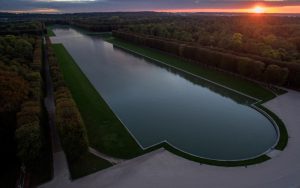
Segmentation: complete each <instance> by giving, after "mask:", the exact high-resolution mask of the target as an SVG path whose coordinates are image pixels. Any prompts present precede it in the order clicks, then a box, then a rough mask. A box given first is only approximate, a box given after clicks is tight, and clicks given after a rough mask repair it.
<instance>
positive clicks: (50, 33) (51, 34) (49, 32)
mask: <svg viewBox="0 0 300 188" xmlns="http://www.w3.org/2000/svg"><path fill="white" fill-rule="evenodd" d="M47 34H48V36H49V37H54V36H56V35H55V33H54V32H53V31H52V28H51V27H47Z"/></svg>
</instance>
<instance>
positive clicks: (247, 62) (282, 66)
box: [113, 31, 300, 88]
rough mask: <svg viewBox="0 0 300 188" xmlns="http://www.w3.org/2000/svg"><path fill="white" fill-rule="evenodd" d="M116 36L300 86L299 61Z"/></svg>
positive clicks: (117, 33) (260, 78) (115, 33)
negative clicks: (276, 59)
mask: <svg viewBox="0 0 300 188" xmlns="http://www.w3.org/2000/svg"><path fill="white" fill-rule="evenodd" d="M113 36H115V37H118V38H121V39H124V40H128V41H131V42H134V43H137V44H141V45H145V46H149V47H151V48H156V49H159V50H162V51H166V52H169V53H172V54H175V55H178V56H180V57H183V58H186V59H190V60H193V61H192V62H194V63H199V64H206V65H208V66H211V67H216V68H218V69H223V70H226V71H229V72H233V73H236V74H239V75H242V76H244V77H248V78H251V79H255V80H258V81H265V82H267V83H270V84H276V85H286V86H291V87H296V88H300V65H299V64H296V63H289V62H279V61H267V60H266V59H263V58H261V59H257V58H256V59H253V58H248V57H243V56H239V55H235V54H231V53H226V52H221V51H217V50H212V49H208V48H203V47H199V46H195V45H193V44H188V43H182V42H178V41H170V40H163V39H160V38H155V37H153V36H151V37H149V36H145V35H137V34H134V33H128V32H123V31H113ZM271 65H272V66H271ZM274 65H276V66H274ZM274 67H276V68H274ZM275 76H277V77H276V79H275V78H274V77H275Z"/></svg>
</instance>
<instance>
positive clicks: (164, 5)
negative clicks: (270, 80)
mask: <svg viewBox="0 0 300 188" xmlns="http://www.w3.org/2000/svg"><path fill="white" fill-rule="evenodd" d="M258 3H259V4H263V5H265V6H270V7H282V6H300V1H299V0H272V1H271V0H265V1H249V0H0V11H2V12H3V11H29V10H35V9H39V10H43V9H45V10H46V9H55V10H58V11H59V12H101V11H106V12H109V11H143V10H172V9H191V8H193V9H218V8H220V9H236V8H239V9H241V8H249V7H251V6H253V5H254V4H258ZM299 12H300V10H299Z"/></svg>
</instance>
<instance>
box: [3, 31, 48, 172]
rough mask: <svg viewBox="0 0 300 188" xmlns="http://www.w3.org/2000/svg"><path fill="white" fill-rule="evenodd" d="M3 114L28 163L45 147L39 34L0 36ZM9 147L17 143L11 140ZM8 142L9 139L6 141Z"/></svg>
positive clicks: (18, 151) (21, 153)
mask: <svg viewBox="0 0 300 188" xmlns="http://www.w3.org/2000/svg"><path fill="white" fill-rule="evenodd" d="M0 48H1V49H3V50H2V51H1V50H0V86H1V87H0V88H1V90H0V114H6V115H8V116H11V117H12V119H11V120H8V119H6V118H5V117H3V116H2V115H1V122H2V120H3V122H2V123H3V124H6V125H5V126H6V129H10V130H13V132H14V134H13V135H12V137H15V141H16V149H17V151H16V152H17V156H18V157H19V159H20V161H21V162H23V163H25V164H26V165H27V166H28V167H30V166H32V165H33V164H34V161H35V160H36V159H37V158H39V157H40V152H41V148H42V147H43V139H42V138H43V137H44V135H43V134H44V133H43V132H42V131H41V130H42V128H41V127H42V126H43V118H44V114H43V110H42V108H43V103H42V99H43V92H42V90H43V81H42V78H41V67H42V48H41V39H40V38H39V37H37V36H12V35H6V36H1V37H0ZM9 142H10V143H9V144H8V147H12V148H13V147H14V141H13V140H10V141H9ZM6 143H7V142H6Z"/></svg>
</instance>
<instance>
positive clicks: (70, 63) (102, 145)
mask: <svg viewBox="0 0 300 188" xmlns="http://www.w3.org/2000/svg"><path fill="white" fill-rule="evenodd" d="M53 49H54V52H55V54H56V56H57V59H58V63H59V66H60V69H61V71H62V73H63V75H64V80H65V82H66V84H67V86H68V88H69V89H70V91H71V93H72V96H73V98H74V100H75V102H76V104H77V106H78V108H79V111H80V113H81V116H82V118H83V120H84V123H85V126H86V129H87V134H88V139H89V143H90V145H91V146H92V147H93V148H95V149H97V150H98V151H100V152H103V153H105V154H108V155H111V156H114V157H118V158H125V159H127V158H132V157H135V156H138V155H139V154H140V153H141V152H142V148H140V147H139V145H138V144H137V143H136V141H135V140H134V139H133V137H132V136H131V135H130V134H129V133H128V131H127V130H126V128H125V127H124V125H123V124H122V123H121V122H120V120H119V119H118V118H117V117H116V115H115V114H114V113H113V112H112V110H111V109H110V108H109V106H108V105H107V104H106V102H105V101H104V100H103V98H102V97H101V96H100V95H99V93H98V92H97V90H96V89H95V88H94V87H93V85H92V84H91V83H90V82H89V80H88V79H87V77H86V76H85V75H84V74H83V73H82V71H81V70H80V68H79V67H78V66H77V64H76V63H75V61H74V60H73V58H72V57H71V56H70V54H69V53H68V51H67V50H66V49H65V48H64V46H63V45H62V44H53Z"/></svg>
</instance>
